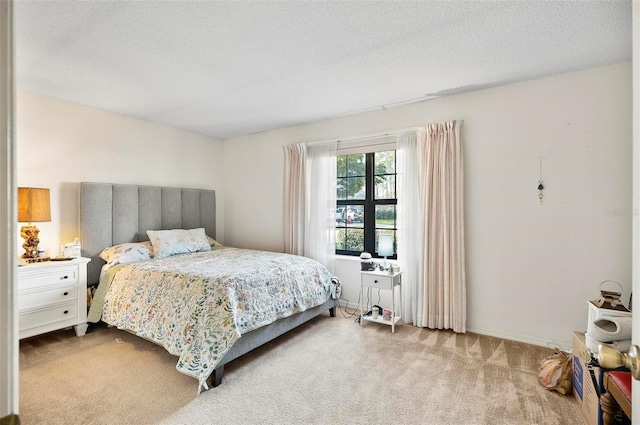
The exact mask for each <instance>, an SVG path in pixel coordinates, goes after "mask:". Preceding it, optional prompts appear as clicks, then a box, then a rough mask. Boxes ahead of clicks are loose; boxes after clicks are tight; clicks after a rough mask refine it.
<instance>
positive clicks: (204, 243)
mask: <svg viewBox="0 0 640 425" xmlns="http://www.w3.org/2000/svg"><path fill="white" fill-rule="evenodd" d="M147 235H148V236H149V240H150V241H151V245H153V255H154V257H155V258H164V257H169V256H171V255H176V254H187V253H190V252H201V251H211V245H209V241H208V240H207V235H206V234H205V232H204V228H198V229H191V230H185V229H173V230H147Z"/></svg>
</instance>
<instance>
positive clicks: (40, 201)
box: [18, 187, 51, 258]
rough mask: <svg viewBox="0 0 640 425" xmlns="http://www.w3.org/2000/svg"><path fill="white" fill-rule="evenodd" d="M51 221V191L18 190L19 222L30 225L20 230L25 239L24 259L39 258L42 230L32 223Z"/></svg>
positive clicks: (34, 188)
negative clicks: (39, 236) (39, 235)
mask: <svg viewBox="0 0 640 425" xmlns="http://www.w3.org/2000/svg"><path fill="white" fill-rule="evenodd" d="M45 221H51V206H50V202H49V189H41V188H37V187H19V188H18V222H21V223H29V224H28V225H26V226H22V227H21V228H20V236H22V238H23V239H24V243H23V244H22V247H23V248H24V250H25V252H24V254H22V258H37V257H38V244H39V243H40V239H39V238H38V233H40V230H38V228H37V227H36V226H34V225H32V224H31V223H32V222H36V223H37V222H45Z"/></svg>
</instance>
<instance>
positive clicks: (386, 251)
mask: <svg viewBox="0 0 640 425" xmlns="http://www.w3.org/2000/svg"><path fill="white" fill-rule="evenodd" d="M378 255H379V256H381V257H391V256H393V235H388V234H384V235H380V236H378Z"/></svg>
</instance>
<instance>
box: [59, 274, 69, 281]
mask: <svg viewBox="0 0 640 425" xmlns="http://www.w3.org/2000/svg"><path fill="white" fill-rule="evenodd" d="M65 279H69V276H66V275H65V276H62V277H61V278H60V280H65Z"/></svg>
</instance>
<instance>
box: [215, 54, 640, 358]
mask: <svg viewBox="0 0 640 425" xmlns="http://www.w3.org/2000/svg"><path fill="white" fill-rule="evenodd" d="M631 112H632V110H631V64H630V63H624V64H619V65H614V66H609V67H603V68H598V69H592V70H587V71H583V72H577V73H571V74H565V75H559V76H554V77H549V78H544V79H539V80H534V81H529V82H523V83H517V84H512V85H508V86H503V87H498V88H493V89H488V90H482V91H477V92H473V93H468V94H462V95H458V96H451V97H446V98H442V99H436V100H431V101H426V102H422V103H417V104H413V105H407V106H403V107H397V108H392V109H388V110H381V111H375V112H369V113H365V114H359V115H355V116H349V117H343V118H339V119H335V120H330V121H323V122H318V123H313V124H310V125H304V126H298V127H292V128H286V129H279V130H275V131H269V132H264V133H259V134H255V135H250V136H245V137H238V138H235V139H231V140H226V141H225V142H224V155H223V156H224V159H225V161H224V175H225V183H224V187H225V193H226V198H225V200H226V204H225V217H226V221H225V240H226V243H227V244H229V245H234V246H239V247H251V248H260V249H269V250H276V251H281V250H282V249H283V237H282V234H283V225H282V210H283V209H282V202H283V200H282V181H283V153H282V146H283V145H286V144H292V143H299V142H307V141H317V140H325V139H333V138H338V137H349V136H354V135H358V134H368V133H374V132H377V131H383V130H392V129H397V128H405V127H410V126H417V125H424V124H427V123H431V122H438V121H442V120H449V119H459V120H464V125H463V128H462V131H463V142H464V148H465V172H466V176H465V185H466V187H465V203H466V204H465V212H466V246H467V289H468V329H469V330H470V331H475V332H479V333H484V334H489V335H496V336H502V337H506V338H510V339H514V340H521V341H527V342H532V343H536V344H545V343H547V342H552V343H559V344H561V345H563V346H565V347H568V346H570V344H571V332H572V331H573V330H581V329H582V330H584V329H585V328H586V319H587V301H588V300H590V299H594V298H596V296H597V295H598V294H599V285H600V282H602V281H604V280H615V281H618V282H620V283H621V284H622V285H623V286H624V292H625V293H624V298H625V300H628V297H629V294H630V290H631V214H632V212H631V205H632V193H631V184H632V144H631V130H632V120H631ZM540 157H543V158H544V160H543V170H542V172H543V179H544V183H545V191H544V205H539V203H538V191H537V186H538V175H539V158H540ZM336 267H337V270H336V273H337V274H338V276H339V277H340V278H341V279H342V282H343V288H344V296H345V298H347V299H349V300H350V301H351V302H352V303H355V302H356V301H357V298H358V289H359V275H358V263H357V261H356V262H354V261H353V260H349V259H343V260H339V261H338V262H337V265H336Z"/></svg>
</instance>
